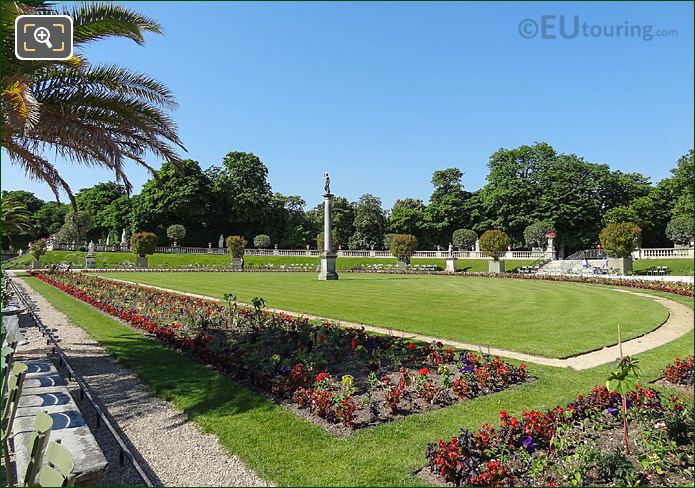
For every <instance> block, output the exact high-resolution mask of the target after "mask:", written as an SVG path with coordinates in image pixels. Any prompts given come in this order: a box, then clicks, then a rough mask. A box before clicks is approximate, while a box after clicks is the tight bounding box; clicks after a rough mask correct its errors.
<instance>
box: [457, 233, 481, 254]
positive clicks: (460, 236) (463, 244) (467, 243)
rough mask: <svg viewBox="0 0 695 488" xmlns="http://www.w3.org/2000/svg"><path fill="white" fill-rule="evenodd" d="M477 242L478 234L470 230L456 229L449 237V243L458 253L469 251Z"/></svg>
mask: <svg viewBox="0 0 695 488" xmlns="http://www.w3.org/2000/svg"><path fill="white" fill-rule="evenodd" d="M477 240H478V234H476V232H475V231H474V230H471V229H456V230H455V231H454V234H453V235H452V236H451V243H452V244H453V245H454V246H456V247H457V248H458V250H459V251H462V250H464V249H465V250H467V251H469V250H470V249H471V248H472V247H473V246H474V245H475V241H477Z"/></svg>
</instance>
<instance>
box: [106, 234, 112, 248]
mask: <svg viewBox="0 0 695 488" xmlns="http://www.w3.org/2000/svg"><path fill="white" fill-rule="evenodd" d="M110 242H111V234H108V235H107V236H106V245H107V246H108V245H109V243H110Z"/></svg>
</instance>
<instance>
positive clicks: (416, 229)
mask: <svg viewBox="0 0 695 488" xmlns="http://www.w3.org/2000/svg"><path fill="white" fill-rule="evenodd" d="M425 208H426V207H425V204H424V203H422V200H419V199H416V198H404V199H402V200H396V202H395V203H394V204H393V208H392V209H391V213H390V215H389V218H388V224H387V228H388V232H389V233H390V234H412V235H414V236H415V237H417V238H418V242H420V244H421V245H422V244H423V243H424V241H425V237H426V234H427V230H426V229H424V227H425V222H424V220H425ZM387 235H388V234H387ZM384 246H385V249H389V243H388V242H387V241H384Z"/></svg>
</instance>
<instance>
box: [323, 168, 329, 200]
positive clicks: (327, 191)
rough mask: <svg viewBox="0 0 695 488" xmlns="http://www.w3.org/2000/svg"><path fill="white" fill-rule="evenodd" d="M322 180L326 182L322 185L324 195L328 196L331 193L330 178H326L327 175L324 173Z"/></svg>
mask: <svg viewBox="0 0 695 488" xmlns="http://www.w3.org/2000/svg"><path fill="white" fill-rule="evenodd" d="M323 178H324V179H325V180H326V181H325V182H324V184H323V190H324V192H325V193H326V195H329V194H330V193H331V177H330V176H328V173H324V174H323Z"/></svg>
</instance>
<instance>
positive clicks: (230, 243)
mask: <svg viewBox="0 0 695 488" xmlns="http://www.w3.org/2000/svg"><path fill="white" fill-rule="evenodd" d="M224 242H225V244H226V246H227V250H228V251H229V254H231V255H232V257H233V258H237V259H238V258H243V257H244V251H245V250H246V244H248V242H247V240H246V239H244V238H243V237H241V236H229V237H227V239H225V241H224Z"/></svg>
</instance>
